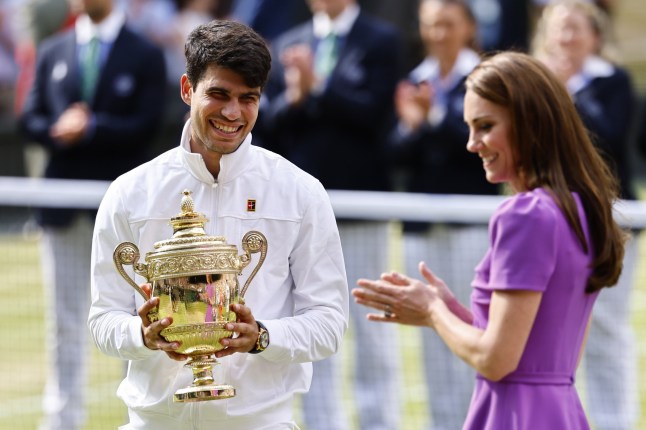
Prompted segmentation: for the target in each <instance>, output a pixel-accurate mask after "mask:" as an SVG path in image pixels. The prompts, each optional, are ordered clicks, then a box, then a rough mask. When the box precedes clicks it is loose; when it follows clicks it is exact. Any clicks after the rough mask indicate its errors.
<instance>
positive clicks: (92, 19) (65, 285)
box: [20, 0, 165, 429]
mask: <svg viewBox="0 0 646 430" xmlns="http://www.w3.org/2000/svg"><path fill="white" fill-rule="evenodd" d="M81 7H82V8H83V13H82V14H81V15H80V16H79V17H78V18H77V20H76V23H75V25H74V28H73V29H71V30H70V31H68V32H65V33H62V34H58V35H56V36H53V37H52V38H50V39H47V40H45V41H43V43H42V44H41V45H40V46H39V47H38V54H37V62H36V72H35V82H34V84H33V87H32V89H31V91H30V93H29V95H28V97H27V99H26V101H25V105H24V108H23V113H22V116H21V119H20V125H21V128H22V130H23V132H24V133H25V135H26V136H27V137H28V138H29V139H31V140H33V141H35V142H37V143H39V144H41V145H42V146H43V147H44V148H45V149H46V150H47V152H48V155H49V160H48V163H47V166H46V170H45V176H46V177H47V178H65V179H96V180H112V179H115V178H116V177H117V176H118V175H120V174H121V173H123V172H126V171H127V170H130V169H132V168H133V167H135V166H137V165H139V164H141V163H142V162H144V161H146V160H147V159H148V158H149V157H150V155H151V154H149V153H148V151H149V148H150V144H151V143H152V139H153V134H154V132H155V130H156V129H157V127H159V123H158V122H159V120H160V118H161V113H162V109H163V102H164V100H163V93H164V85H165V65H164V59H163V55H162V52H161V51H160V50H159V49H158V48H156V47H154V46H153V45H152V44H150V43H149V42H148V41H146V40H145V39H143V38H142V37H141V36H138V35H136V34H135V33H133V32H132V31H131V30H129V29H128V28H127V27H126V26H125V15H124V14H123V13H122V12H121V11H118V10H116V9H115V8H114V6H113V1H112V0H84V1H83V2H82V5H81ZM36 216H37V220H38V222H39V224H40V225H41V226H42V228H43V233H44V234H43V247H42V258H43V269H44V280H45V282H44V287H45V291H46V293H47V294H48V296H47V297H46V306H47V312H48V315H47V321H48V322H50V323H49V332H48V335H47V345H48V346H49V347H50V351H49V352H50V357H51V358H52V360H51V364H52V369H51V370H50V371H49V372H48V373H47V374H48V376H49V378H48V381H47V385H46V388H45V398H44V402H43V405H44V408H45V420H44V422H43V424H42V426H41V428H45V429H59V428H65V429H77V428H80V427H81V426H82V422H83V420H84V413H83V407H82V404H83V399H84V397H85V396H84V393H85V383H86V378H85V374H86V373H87V372H86V369H85V368H86V364H87V363H86V357H87V356H88V353H87V334H86V329H85V327H86V320H87V315H88V310H89V289H90V288H89V287H90V281H89V277H90V247H91V241H92V229H93V223H94V212H87V211H81V210H75V209H39V210H37V212H36Z"/></svg>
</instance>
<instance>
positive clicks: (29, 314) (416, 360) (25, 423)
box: [0, 234, 646, 430]
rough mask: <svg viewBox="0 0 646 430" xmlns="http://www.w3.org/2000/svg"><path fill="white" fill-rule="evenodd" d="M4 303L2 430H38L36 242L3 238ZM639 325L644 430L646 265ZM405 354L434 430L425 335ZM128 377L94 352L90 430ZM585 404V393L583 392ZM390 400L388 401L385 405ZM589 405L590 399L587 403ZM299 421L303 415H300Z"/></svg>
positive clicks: (112, 409) (639, 291)
mask: <svg viewBox="0 0 646 430" xmlns="http://www.w3.org/2000/svg"><path fill="white" fill-rule="evenodd" d="M640 246H641V250H642V254H641V255H642V260H643V259H644V258H645V257H646V235H644V236H642V238H641V243H640ZM0 256H1V257H0V277H1V279H2V282H0V297H2V299H1V300H2V301H1V303H2V310H3V315H2V324H0V339H2V340H3V344H4V345H5V351H4V353H3V359H2V361H1V362H0V429H13V430H20V429H35V428H37V425H38V421H39V419H40V416H41V392H42V389H43V385H44V382H45V371H46V369H45V363H46V352H45V349H44V345H45V339H44V331H45V321H44V317H43V311H44V306H43V290H42V289H43V287H42V285H41V277H40V267H39V250H38V238H37V236H35V235H28V236H22V235H20V234H10V235H3V236H0ZM632 303H633V306H634V309H633V324H634V327H635V329H636V335H637V339H638V346H637V352H638V354H639V360H640V363H639V366H640V369H639V370H640V371H639V384H638V386H639V387H640V388H639V389H640V390H641V393H640V395H641V401H642V402H641V403H642V405H641V409H642V415H641V420H640V422H639V425H638V427H637V428H646V265H644V264H641V265H639V267H638V275H637V285H636V288H635V290H634V295H633V300H632ZM400 334H401V337H400V345H399V349H398V350H395V351H390V352H388V349H387V348H386V347H384V353H399V354H401V355H402V375H401V380H402V384H401V387H402V389H401V392H400V393H399V397H400V400H401V401H402V402H403V408H402V419H403V421H402V426H401V429H405V430H416V429H420V430H421V429H423V428H425V426H426V425H427V424H428V417H427V409H428V408H427V400H426V392H425V389H424V386H423V383H424V382H423V378H421V377H420V375H421V372H423V364H422V362H421V359H420V352H419V351H420V345H419V344H420V340H419V336H418V334H419V331H418V329H416V328H410V327H402V328H400ZM351 336H352V332H351V331H350V332H349V333H348V337H347V338H346V342H345V346H344V349H343V352H342V354H343V358H344V362H345V363H350V362H351V357H352V353H353V351H352V345H353V342H351ZM123 372H124V364H123V362H121V361H119V360H117V359H112V358H110V357H106V356H104V355H102V354H100V353H98V352H97V351H96V350H95V349H94V347H92V357H91V369H90V387H89V390H88V396H87V403H88V425H87V426H86V429H114V428H117V427H118V426H119V425H121V424H123V423H124V420H125V415H126V411H125V408H124V406H123V405H122V404H121V401H120V400H119V399H117V398H116V396H115V391H116V388H117V385H118V383H119V381H120V379H121V376H122V374H123ZM344 372H345V373H346V375H345V376H346V377H344V378H343V380H344V381H346V382H345V384H346V385H345V386H343V387H342V388H343V390H342V392H343V393H344V397H345V400H346V401H345V403H344V404H345V406H346V409H347V412H348V414H349V415H350V417H351V418H353V408H354V403H353V400H352V387H351V386H349V384H350V382H347V381H351V380H352V378H350V377H349V372H351V366H350V365H349V364H348V365H346V366H345V367H344ZM580 390H581V391H582V393H581V394H582V397H583V398H585V393H584V390H585V387H580ZM384 400H386V399H384ZM584 401H585V400H584ZM297 415H298V411H297Z"/></svg>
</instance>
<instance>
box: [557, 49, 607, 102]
mask: <svg viewBox="0 0 646 430" xmlns="http://www.w3.org/2000/svg"><path fill="white" fill-rule="evenodd" d="M613 73H614V66H613V65H612V63H610V62H609V61H608V60H605V59H603V58H601V57H598V56H590V57H588V58H586V59H585V61H584V62H583V65H582V66H581V70H579V72H578V73H576V74H575V75H573V76H571V77H570V79H568V81H567V84H566V86H567V89H568V91H569V93H570V94H576V93H578V92H579V91H581V90H582V89H584V88H585V87H587V86H588V84H589V83H590V82H591V81H593V80H595V79H597V78H607V77H609V76H612V74H613Z"/></svg>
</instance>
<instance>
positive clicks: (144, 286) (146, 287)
mask: <svg viewBox="0 0 646 430" xmlns="http://www.w3.org/2000/svg"><path fill="white" fill-rule="evenodd" d="M140 287H141V289H142V290H143V291H144V293H146V294H147V295H148V298H150V296H151V295H152V290H153V288H152V285H151V284H149V283H146V284H141V285H140Z"/></svg>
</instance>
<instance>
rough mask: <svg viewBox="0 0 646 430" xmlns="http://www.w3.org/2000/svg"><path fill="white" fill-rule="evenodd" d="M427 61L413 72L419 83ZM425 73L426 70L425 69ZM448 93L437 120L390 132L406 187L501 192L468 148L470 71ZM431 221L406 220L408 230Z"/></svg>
mask: <svg viewBox="0 0 646 430" xmlns="http://www.w3.org/2000/svg"><path fill="white" fill-rule="evenodd" d="M424 64H425V63H424V62H423V63H422V64H420V65H419V66H418V67H417V68H416V69H415V70H413V72H411V74H410V76H409V80H411V81H412V82H414V83H418V82H420V81H421V80H424V79H427V77H424V78H422V79H420V76H418V74H419V72H420V71H421V70H423V67H424ZM422 74H423V72H422ZM458 76H459V80H458V81H457V82H456V83H455V85H454V86H453V87H452V88H451V89H450V90H448V91H447V93H446V112H445V114H444V116H443V117H442V119H441V120H440V121H439V122H438V123H435V124H431V123H430V122H428V121H426V122H424V124H422V126H421V127H420V128H419V129H417V130H415V131H412V132H403V131H402V130H401V129H400V128H399V127H396V128H394V129H393V131H392V132H391V134H390V141H389V154H390V158H391V159H392V160H393V162H394V163H395V164H396V165H398V166H399V167H400V168H401V169H402V170H403V171H404V172H405V173H406V175H405V176H404V180H403V181H402V186H403V188H404V191H408V192H414V193H432V194H474V195H492V194H498V192H499V187H498V186H497V185H495V184H491V183H489V182H488V181H487V178H486V175H485V172H484V169H483V167H482V160H481V159H480V157H478V156H477V155H476V154H472V153H470V152H469V151H467V148H466V146H467V142H468V140H469V127H468V126H467V125H466V123H465V122H464V115H463V113H464V95H465V92H466V89H465V86H464V82H465V80H466V75H462V76H460V75H458ZM430 226H431V224H429V223H423V222H406V223H404V230H406V231H422V230H426V229H427V228H429V227H430Z"/></svg>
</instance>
